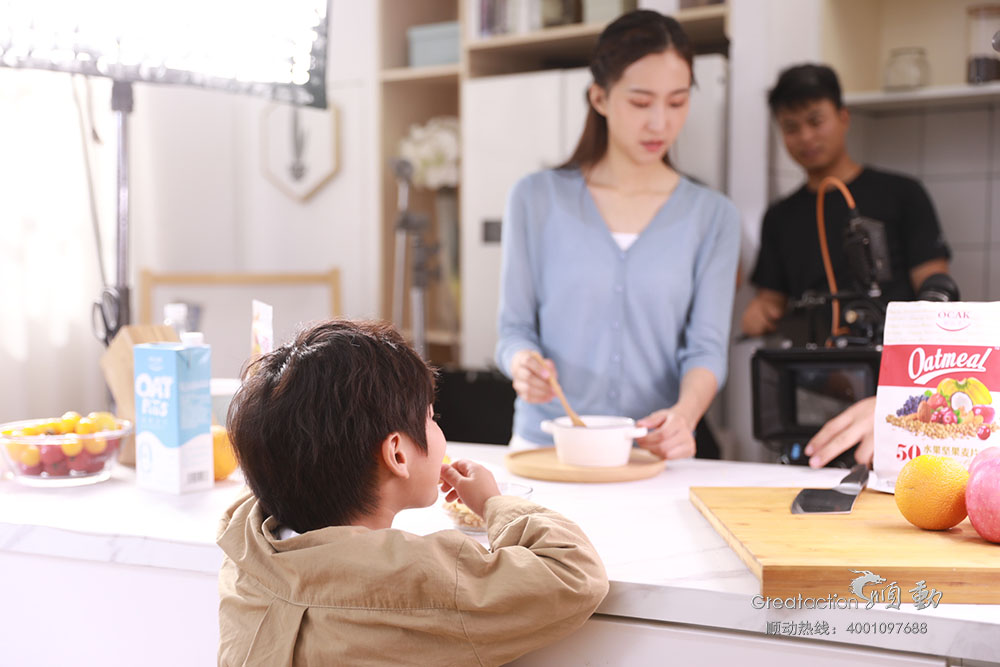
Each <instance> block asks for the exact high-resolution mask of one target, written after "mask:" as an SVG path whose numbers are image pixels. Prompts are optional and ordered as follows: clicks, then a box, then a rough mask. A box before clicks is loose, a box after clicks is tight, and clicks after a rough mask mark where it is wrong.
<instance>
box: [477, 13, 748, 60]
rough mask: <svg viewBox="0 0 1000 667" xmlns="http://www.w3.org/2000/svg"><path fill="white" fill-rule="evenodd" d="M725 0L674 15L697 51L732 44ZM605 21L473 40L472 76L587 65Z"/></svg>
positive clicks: (717, 49)
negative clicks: (727, 28) (727, 25)
mask: <svg viewBox="0 0 1000 667" xmlns="http://www.w3.org/2000/svg"><path fill="white" fill-rule="evenodd" d="M728 17H729V9H728V6H727V5H725V4H720V5H709V6H707V7H694V8H691V9H684V10H681V11H678V12H677V13H675V14H674V18H676V19H677V20H678V21H679V22H680V23H681V25H683V26H684V29H685V31H687V33H688V36H689V37H690V39H691V41H692V42H693V43H694V45H695V50H696V51H697V52H698V53H709V52H715V51H720V50H722V51H724V50H725V49H726V48H727V46H728V37H727V34H726V22H727V20H728ZM604 27H605V24H603V23H583V24H581V23H574V24H570V25H560V26H553V27H551V28H543V29H541V30H536V31H533V32H528V33H518V34H506V35H495V36H491V37H482V38H479V39H471V40H469V41H468V42H466V45H465V48H466V51H467V53H468V56H469V76H471V77H478V76H493V75H497V74H512V73H515V72H527V71H534V70H540V69H552V68H556V67H581V66H585V65H587V63H588V62H589V60H590V55H591V52H592V51H593V48H594V45H595V44H596V43H597V38H598V36H599V35H600V34H601V31H602V30H604Z"/></svg>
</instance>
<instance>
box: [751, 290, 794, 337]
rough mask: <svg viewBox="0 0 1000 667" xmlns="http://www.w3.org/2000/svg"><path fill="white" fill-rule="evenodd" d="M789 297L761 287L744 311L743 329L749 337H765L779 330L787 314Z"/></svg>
mask: <svg viewBox="0 0 1000 667" xmlns="http://www.w3.org/2000/svg"><path fill="white" fill-rule="evenodd" d="M787 305H788V297H787V296H786V295H784V294H782V293H781V292H776V291H775V290H771V289H766V288H764V287H761V288H759V289H758V290H757V294H756V295H755V296H754V298H753V300H752V301H750V303H749V304H747V308H746V310H744V311H743V320H742V324H741V327H742V329H743V333H745V334H746V335H747V336H763V335H764V334H766V333H770V332H772V331H775V330H776V329H777V325H778V320H780V319H781V316H782V315H784V314H785V308H786V307H787Z"/></svg>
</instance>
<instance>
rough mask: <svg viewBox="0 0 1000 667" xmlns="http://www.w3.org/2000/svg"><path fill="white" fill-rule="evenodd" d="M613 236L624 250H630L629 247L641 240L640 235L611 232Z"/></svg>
mask: <svg viewBox="0 0 1000 667" xmlns="http://www.w3.org/2000/svg"><path fill="white" fill-rule="evenodd" d="M611 236H612V238H614V240H615V243H617V244H618V247H619V248H621V249H622V250H628V249H629V246H631V245H632V244H633V243H635V240H636V239H637V238H639V235H638V234H629V233H628V232H611Z"/></svg>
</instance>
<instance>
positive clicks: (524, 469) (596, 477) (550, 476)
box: [504, 447, 667, 482]
mask: <svg viewBox="0 0 1000 667" xmlns="http://www.w3.org/2000/svg"><path fill="white" fill-rule="evenodd" d="M504 464H505V465H506V466H507V470H509V471H511V472H512V473H514V474H515V475H520V476H521V477H530V478H532V479H545V480H549V481H552V482H631V481H633V480H636V479H646V478H648V477H653V476H655V475H658V474H659V473H660V471H661V470H663V469H664V468H665V467H666V465H667V462H666V460H664V459H661V458H659V457H657V456H655V455H653V454H651V453H649V452H647V451H646V450H645V449H633V450H632V455H631V456H630V457H629V462H628V465H624V466H617V467H614V468H587V467H584V466H571V465H566V464H565V463H560V462H559V459H557V458H556V448H555V447H546V448H544V449H526V450H523V451H519V452H511V453H509V454H507V456H505V457H504Z"/></svg>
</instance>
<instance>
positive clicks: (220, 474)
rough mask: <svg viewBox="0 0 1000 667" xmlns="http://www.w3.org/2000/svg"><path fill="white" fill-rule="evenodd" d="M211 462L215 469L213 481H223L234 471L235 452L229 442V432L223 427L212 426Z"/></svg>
mask: <svg viewBox="0 0 1000 667" xmlns="http://www.w3.org/2000/svg"><path fill="white" fill-rule="evenodd" d="M212 460H213V462H214V467H215V481H219V480H221V479H225V478H227V477H229V476H230V475H231V474H233V471H234V470H236V465H237V463H236V452H234V451H233V445H232V444H231V443H230V442H229V432H228V431H226V427H225V426H220V425H218V424H212Z"/></svg>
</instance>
